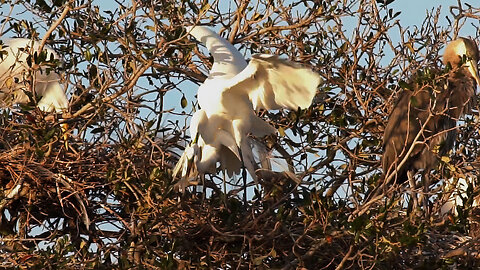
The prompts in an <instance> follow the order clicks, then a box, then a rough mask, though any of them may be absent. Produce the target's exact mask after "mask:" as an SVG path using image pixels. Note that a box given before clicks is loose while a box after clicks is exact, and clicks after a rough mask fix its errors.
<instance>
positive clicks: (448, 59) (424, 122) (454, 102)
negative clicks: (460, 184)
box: [382, 38, 480, 183]
mask: <svg viewBox="0 0 480 270" xmlns="http://www.w3.org/2000/svg"><path fill="white" fill-rule="evenodd" d="M477 61H478V47H477V45H476V43H475V42H474V41H472V40H470V39H466V38H459V39H457V40H454V41H452V42H451V43H449V44H448V46H447V48H446V49H445V53H444V55H443V63H444V64H445V65H450V66H451V69H450V70H449V71H448V73H447V74H446V75H445V76H437V77H435V79H433V80H430V81H425V82H422V81H420V80H416V81H413V82H412V83H411V89H410V90H405V91H403V92H402V93H401V95H400V97H399V99H398V102H397V104H396V106H395V108H394V109H393V111H392V113H391V115H390V119H389V120H388V124H387V127H386V129H385V134H384V137H383V139H384V149H385V152H384V155H383V160H382V163H383V164H382V165H383V172H384V174H385V175H386V176H387V177H388V176H389V175H394V174H395V173H396V176H394V177H393V178H390V179H396V182H398V183H402V182H405V181H406V180H407V179H408V177H407V173H408V172H409V171H410V172H412V173H414V172H416V171H418V170H421V169H424V171H425V173H426V174H427V175H428V173H429V171H430V170H431V169H434V168H435V167H436V166H437V164H438V160H439V158H440V157H441V156H444V155H446V154H447V153H448V151H449V150H450V149H452V148H453V144H454V142H455V137H456V123H457V120H458V118H459V117H461V116H462V115H464V114H465V113H468V112H469V111H470V109H471V107H472V105H473V103H474V99H475V98H474V95H475V90H476V88H477V84H480V79H479V76H478V69H477ZM386 179H387V180H388V179H389V178H386Z"/></svg>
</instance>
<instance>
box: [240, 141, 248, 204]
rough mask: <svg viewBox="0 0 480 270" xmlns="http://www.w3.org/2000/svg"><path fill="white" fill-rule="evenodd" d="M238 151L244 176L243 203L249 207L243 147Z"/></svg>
mask: <svg viewBox="0 0 480 270" xmlns="http://www.w3.org/2000/svg"><path fill="white" fill-rule="evenodd" d="M238 153H239V154H240V162H241V163H242V178H243V204H244V205H245V208H247V168H246V167H245V162H244V161H243V153H242V148H240V147H238Z"/></svg>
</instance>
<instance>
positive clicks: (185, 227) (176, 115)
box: [0, 0, 480, 269]
mask: <svg viewBox="0 0 480 270" xmlns="http://www.w3.org/2000/svg"><path fill="white" fill-rule="evenodd" d="M220 2H221V4H220ZM392 2H395V1H373V0H345V1H340V0H337V1H309V0H303V1H266V0H265V1H264V0H260V1H248V0H242V1H231V2H229V3H228V4H227V3H226V2H224V1H213V3H212V2H210V3H209V2H208V1H203V0H197V1H193V0H182V1H178V0H177V1H169V0H152V1H131V2H121V1H117V2H116V4H115V5H114V6H113V7H111V8H110V9H108V10H105V9H103V8H104V7H102V5H104V3H101V1H99V2H98V3H96V2H91V1H88V0H70V1H65V0H64V1H57V0H55V1H43V0H42V1H40V0H38V1H9V0H4V1H2V5H3V6H4V7H6V6H8V5H10V6H11V10H9V9H5V8H3V9H2V11H3V14H2V15H1V17H2V28H1V29H2V30H1V31H2V33H1V34H2V36H5V37H6V36H9V37H34V38H37V39H42V38H46V40H47V44H49V45H50V46H52V47H54V48H55V49H56V50H57V51H58V53H59V55H61V56H62V57H63V59H64V62H63V64H62V65H60V66H58V67H56V68H57V69H58V71H59V72H61V73H63V74H64V75H63V79H64V80H65V84H64V85H65V86H66V87H67V89H68V92H69V96H70V97H71V98H70V104H71V109H70V112H69V113H64V114H63V115H62V116H53V117H52V116H51V115H50V116H48V117H45V115H42V113H41V112H40V111H38V110H37V109H34V106H33V105H34V104H33V103H32V104H30V105H31V106H22V107H21V108H14V109H12V110H10V109H5V110H3V111H2V114H1V117H0V121H1V126H0V132H1V134H2V136H1V138H0V149H1V150H0V151H1V152H0V181H1V182H0V183H1V189H2V190H1V192H0V193H1V200H0V210H1V211H2V217H1V223H0V234H1V240H0V241H1V246H0V256H1V257H2V260H3V263H1V264H0V265H1V266H2V267H11V268H14V267H22V268H27V267H28V268H37V269H40V268H49V269H51V268H60V267H67V268H74V267H76V268H105V269H111V268H122V269H123V268H131V267H135V266H136V267H139V268H159V269H170V268H173V269H175V268H203V269H211V268H222V269H223V268H241V269H244V268H260V269H264V268H285V269H293V268H307V269H321V268H326V269H330V268H334V267H338V269H340V268H353V269H364V268H370V269H371V268H379V269H385V268H399V269H403V268H431V267H436V268H460V267H465V268H469V267H474V266H477V267H478V266H479V265H480V261H479V259H478V258H479V254H478V251H477V250H478V242H477V241H476V240H475V239H474V238H473V239H472V238H469V236H468V235H469V234H472V233H473V231H474V229H473V228H474V227H475V226H476V225H475V224H477V223H475V222H474V221H475V216H476V215H474V214H472V213H473V212H474V211H475V209H474V208H473V207H472V206H471V205H472V199H473V197H474V196H475V195H476V193H478V190H477V189H474V188H473V186H472V187H470V189H469V191H468V194H467V195H468V198H465V205H466V206H465V207H461V208H459V215H458V216H456V217H454V216H450V217H449V219H446V220H444V219H443V217H440V216H439V215H438V214H436V213H438V212H439V209H440V207H441V206H442V204H443V202H444V201H445V199H446V196H442V195H444V194H443V192H444V190H443V189H442V188H441V185H436V186H433V187H432V188H433V189H432V190H433V191H432V192H433V195H432V196H431V206H430V208H431V209H432V211H431V212H432V213H433V214H432V215H431V216H429V217H428V218H425V216H424V213H423V212H422V209H419V208H408V207H405V205H407V203H406V202H405V200H408V194H409V193H408V192H407V191H408V187H406V186H405V185H403V186H398V185H394V186H392V188H390V189H389V192H386V193H384V194H382V196H381V198H380V199H379V200H377V201H375V202H372V203H367V200H366V199H365V198H366V197H367V196H368V194H370V192H372V190H373V189H374V188H375V187H376V186H377V185H378V184H379V179H380V178H381V170H380V156H381V153H382V134H383V129H384V126H385V123H386V119H387V118H388V114H389V112H390V111H391V109H392V107H393V105H394V102H395V99H396V96H397V94H398V93H399V92H400V91H402V88H408V87H409V86H408V83H406V81H408V78H409V77H411V76H412V75H414V74H417V75H416V76H417V77H418V78H420V79H419V80H422V83H428V82H432V81H433V80H435V78H432V77H431V76H430V75H429V73H428V71H425V70H427V69H425V68H424V67H427V66H429V67H431V68H432V69H435V68H438V67H440V65H441V63H440V60H439V59H440V58H439V52H440V50H441V48H442V47H443V45H444V44H445V42H446V41H447V40H450V39H451V38H454V37H456V36H457V35H458V32H459V30H460V29H461V28H462V27H464V26H465V24H473V25H474V27H475V28H476V29H477V30H476V33H477V35H478V33H479V31H478V29H479V28H478V27H479V24H478V19H479V18H480V10H479V9H476V8H473V7H471V6H468V5H465V4H464V5H460V3H459V6H457V7H452V8H451V15H450V16H449V17H448V20H449V24H448V25H447V26H440V25H439V19H440V18H439V16H440V15H439V14H440V13H439V10H432V11H431V12H429V13H428V14H427V16H426V18H425V20H424V22H423V24H422V25H421V26H418V27H413V28H404V27H402V22H401V21H399V20H398V18H399V17H398V16H399V14H400V12H405V11H398V10H394V9H393V8H392V7H391V6H390V5H391V3H392ZM97 5H101V6H100V7H99V6H97ZM67 8H68V10H66V9H67ZM62 11H66V12H64V13H62ZM55 23H58V25H56V24H55ZM194 23H210V24H211V25H216V29H218V30H220V32H222V34H223V35H224V36H225V37H227V38H228V40H229V41H231V42H232V43H234V44H235V46H236V47H237V48H239V49H240V50H241V52H242V53H244V54H245V55H247V56H248V55H251V54H253V53H273V54H279V55H282V57H286V58H289V59H292V60H295V61H298V62H301V63H304V64H306V65H308V66H310V67H311V68H312V69H314V70H315V71H317V72H318V73H319V74H321V76H322V77H323V79H324V83H323V84H322V85H321V87H320V89H319V92H318V94H317V97H316V99H315V102H314V104H313V105H312V106H311V107H310V108H309V109H307V110H304V111H298V112H294V111H290V112H289V111H273V112H260V114H261V116H262V117H264V119H266V120H268V121H269V122H270V123H271V124H272V125H274V126H275V127H276V128H277V129H279V134H280V135H279V136H277V137H275V138H266V139H262V138H260V140H263V141H264V142H265V143H266V144H267V145H268V147H270V148H271V149H272V151H273V150H275V151H273V154H274V155H278V156H281V157H284V158H286V160H287V161H288V162H289V164H290V165H291V166H292V167H293V168H295V171H296V172H297V174H296V175H295V177H294V178H297V179H296V180H300V181H298V182H295V181H293V180H292V179H290V177H291V175H289V174H282V173H273V174H268V176H266V177H264V178H263V180H262V183H261V185H257V186H255V187H250V188H249V193H250V194H251V195H252V196H250V197H251V199H250V200H249V201H248V203H247V204H246V205H245V204H244V202H243V200H242V199H241V195H240V194H241V193H242V186H241V185H236V184H235V182H234V181H233V180H231V182H230V183H229V184H230V185H229V188H228V189H227V190H225V189H224V188H223V186H222V185H220V184H219V183H221V174H219V175H207V176H206V179H205V180H204V183H203V186H204V189H203V191H201V192H198V191H195V189H191V190H189V191H187V192H186V194H183V195H182V194H179V193H178V192H176V191H175V190H174V188H173V185H174V183H175V181H174V179H172V176H171V172H172V168H173V166H174V165H175V163H176V161H177V159H178V155H179V153H180V152H181V151H182V150H183V148H184V146H185V143H186V142H188V141H189V139H190V138H189V137H188V136H187V135H186V134H188V133H187V132H186V128H187V126H188V125H187V124H186V123H188V121H187V120H186V119H187V116H189V115H191V113H192V112H193V110H194V107H195V106H196V102H195V97H194V95H195V89H196V84H198V83H200V82H201V81H203V80H204V79H205V78H206V75H207V74H206V70H208V67H209V66H210V65H211V59H210V57H209V55H208V53H206V51H205V50H203V49H202V48H201V47H200V46H198V45H197V44H196V43H195V42H193V41H192V40H191V39H190V38H188V37H187V35H186V32H185V30H184V26H186V25H191V24H194ZM51 26H54V27H51ZM50 30H51V31H50ZM476 38H477V40H478V36H477V37H476ZM422 74H423V75H422ZM429 76H430V77H429ZM52 118H54V120H52ZM475 119H476V117H475V116H472V115H469V116H466V117H465V118H464V119H463V121H461V126H460V128H459V129H460V132H459V134H458V144H457V147H456V148H455V151H454V152H452V153H451V155H450V156H449V157H445V159H443V158H442V164H441V166H440V167H439V169H438V170H437V171H436V173H435V177H436V178H438V179H439V181H440V183H441V179H446V178H447V177H451V176H453V177H455V178H459V177H472V179H474V180H475V181H477V177H476V175H477V174H478V169H477V168H478V157H479V153H478V150H477V149H479V147H478V146H477V144H478V139H479V138H478V137H479V135H478V128H479V127H478V123H477V122H476V121H475ZM63 122H67V123H68V124H69V125H70V129H69V137H68V138H67V139H66V140H67V142H66V141H65V138H64V137H63V132H62V130H61V128H60V123H63ZM237 180H238V179H237ZM239 183H242V181H239ZM406 190H407V191H406ZM417 192H419V193H421V192H422V190H421V189H419V190H418V191H417ZM474 225H475V226H474Z"/></svg>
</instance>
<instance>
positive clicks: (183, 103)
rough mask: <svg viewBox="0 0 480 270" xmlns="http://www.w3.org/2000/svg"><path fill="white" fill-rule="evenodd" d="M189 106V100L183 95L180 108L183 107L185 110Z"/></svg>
mask: <svg viewBox="0 0 480 270" xmlns="http://www.w3.org/2000/svg"><path fill="white" fill-rule="evenodd" d="M187 104H188V101H187V98H185V95H183V97H182V99H181V100H180V106H182V109H185V107H187Z"/></svg>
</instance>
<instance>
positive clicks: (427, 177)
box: [422, 171, 430, 218]
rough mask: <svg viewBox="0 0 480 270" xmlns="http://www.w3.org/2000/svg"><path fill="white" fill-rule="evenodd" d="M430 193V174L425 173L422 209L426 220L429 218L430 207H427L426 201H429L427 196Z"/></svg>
mask: <svg viewBox="0 0 480 270" xmlns="http://www.w3.org/2000/svg"><path fill="white" fill-rule="evenodd" d="M429 192H430V172H429V171H427V172H425V175H424V177H423V193H424V195H423V196H422V197H423V208H424V210H423V211H424V213H425V217H426V218H430V207H429V206H428V201H429V196H428V194H429Z"/></svg>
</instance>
